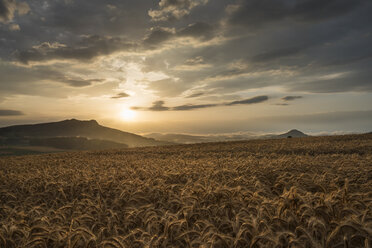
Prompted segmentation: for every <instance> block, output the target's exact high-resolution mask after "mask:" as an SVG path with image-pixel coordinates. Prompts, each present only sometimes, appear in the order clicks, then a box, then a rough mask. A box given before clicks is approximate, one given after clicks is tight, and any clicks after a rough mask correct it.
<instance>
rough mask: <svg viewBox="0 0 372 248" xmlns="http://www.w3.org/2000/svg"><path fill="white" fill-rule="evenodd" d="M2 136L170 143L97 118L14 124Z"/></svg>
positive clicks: (131, 143)
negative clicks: (101, 121) (109, 125)
mask: <svg viewBox="0 0 372 248" xmlns="http://www.w3.org/2000/svg"><path fill="white" fill-rule="evenodd" d="M0 136H2V137H5V138H13V139H17V138H20V139H21V138H35V137H39V138H49V137H86V138H89V139H100V140H108V141H113V142H117V143H122V144H126V145H128V146H129V147H141V146H159V145H170V144H171V143H170V142H165V141H157V140H155V139H152V138H146V137H143V136H140V135H137V134H134V133H129V132H125V131H121V130H118V129H114V128H109V127H105V126H102V125H100V124H99V123H98V122H97V121H96V120H77V119H68V120H62V121H57V122H47V123H38V124H25V125H14V126H8V127H3V128H0Z"/></svg>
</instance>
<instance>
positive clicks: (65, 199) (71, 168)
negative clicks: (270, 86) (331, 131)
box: [0, 134, 372, 247]
mask: <svg viewBox="0 0 372 248" xmlns="http://www.w3.org/2000/svg"><path fill="white" fill-rule="evenodd" d="M371 243H372V135H371V134H366V135H347V136H334V137H309V138H293V139H278V140H254V141H244V142H226V143H209V144H196V145H177V146H166V147H147V148H132V149H123V150H112V151H103V152H102V151H101V152H73V153H58V154H47V155H32V156H20V157H3V158H0V247H371Z"/></svg>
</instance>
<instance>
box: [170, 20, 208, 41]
mask: <svg viewBox="0 0 372 248" xmlns="http://www.w3.org/2000/svg"><path fill="white" fill-rule="evenodd" d="M214 34H215V27H214V26H212V25H210V24H208V23H205V22H196V23H192V24H189V25H188V26H187V27H185V28H182V29H180V30H178V31H177V36H178V37H193V38H197V39H204V40H208V39H211V38H213V36H214Z"/></svg>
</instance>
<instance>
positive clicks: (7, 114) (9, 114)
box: [0, 109, 24, 117]
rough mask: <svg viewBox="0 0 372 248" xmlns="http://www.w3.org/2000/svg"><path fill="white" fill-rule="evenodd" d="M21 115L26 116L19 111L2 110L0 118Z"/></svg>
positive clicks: (0, 110)
mask: <svg viewBox="0 0 372 248" xmlns="http://www.w3.org/2000/svg"><path fill="white" fill-rule="evenodd" d="M19 115H24V113H22V112H21V111H18V110H9V109H0V117H1V116H19Z"/></svg>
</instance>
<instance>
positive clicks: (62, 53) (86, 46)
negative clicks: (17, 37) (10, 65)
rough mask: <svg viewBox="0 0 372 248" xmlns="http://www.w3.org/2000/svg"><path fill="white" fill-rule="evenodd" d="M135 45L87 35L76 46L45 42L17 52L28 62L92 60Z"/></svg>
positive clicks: (19, 56)
mask: <svg viewBox="0 0 372 248" xmlns="http://www.w3.org/2000/svg"><path fill="white" fill-rule="evenodd" d="M134 47H135V45H134V44H133V43H130V42H128V41H126V40H123V39H121V38H113V37H102V36H98V35H90V36H85V37H83V38H82V39H81V41H79V42H78V43H77V44H76V45H74V46H67V45H65V44H60V43H48V42H44V43H42V44H40V45H38V46H34V47H33V48H30V49H28V50H25V51H19V52H17V53H16V57H17V59H18V60H19V61H20V62H22V63H24V64H27V63H29V62H31V61H48V60H53V59H75V60H91V59H92V58H94V57H97V56H101V55H109V54H111V53H113V52H116V51H121V50H130V49H132V48H134Z"/></svg>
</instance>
